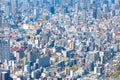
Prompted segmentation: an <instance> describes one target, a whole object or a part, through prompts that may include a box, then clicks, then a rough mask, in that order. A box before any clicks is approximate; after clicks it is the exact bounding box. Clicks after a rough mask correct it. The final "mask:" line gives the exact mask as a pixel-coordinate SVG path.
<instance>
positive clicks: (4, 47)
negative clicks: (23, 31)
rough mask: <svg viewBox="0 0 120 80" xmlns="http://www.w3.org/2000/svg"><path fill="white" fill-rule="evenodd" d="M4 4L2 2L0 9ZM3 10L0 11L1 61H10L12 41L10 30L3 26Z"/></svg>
mask: <svg viewBox="0 0 120 80" xmlns="http://www.w3.org/2000/svg"><path fill="white" fill-rule="evenodd" d="M1 5H2V2H1V0H0V7H1ZM2 17H3V15H2V10H1V9H0V61H1V62H4V61H5V60H9V59H10V40H9V28H6V27H5V25H4V26H3V19H2Z"/></svg>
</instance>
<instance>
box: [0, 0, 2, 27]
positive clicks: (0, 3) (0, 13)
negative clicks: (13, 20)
mask: <svg viewBox="0 0 120 80" xmlns="http://www.w3.org/2000/svg"><path fill="white" fill-rule="evenodd" d="M1 6H2V1H1V0H0V29H1V27H2V10H1Z"/></svg>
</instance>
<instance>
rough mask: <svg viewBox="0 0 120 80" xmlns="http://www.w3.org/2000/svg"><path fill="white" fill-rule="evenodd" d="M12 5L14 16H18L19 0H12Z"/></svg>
mask: <svg viewBox="0 0 120 80" xmlns="http://www.w3.org/2000/svg"><path fill="white" fill-rule="evenodd" d="M10 3H11V12H12V14H16V13H17V11H18V0H10Z"/></svg>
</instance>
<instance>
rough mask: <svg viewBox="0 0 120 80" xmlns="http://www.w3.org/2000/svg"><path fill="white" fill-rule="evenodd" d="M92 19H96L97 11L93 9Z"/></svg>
mask: <svg viewBox="0 0 120 80" xmlns="http://www.w3.org/2000/svg"><path fill="white" fill-rule="evenodd" d="M93 18H95V19H97V9H93Z"/></svg>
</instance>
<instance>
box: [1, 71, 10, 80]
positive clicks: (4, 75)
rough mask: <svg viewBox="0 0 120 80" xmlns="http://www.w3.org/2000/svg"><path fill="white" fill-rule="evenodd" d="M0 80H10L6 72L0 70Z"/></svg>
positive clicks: (8, 73)
mask: <svg viewBox="0 0 120 80" xmlns="http://www.w3.org/2000/svg"><path fill="white" fill-rule="evenodd" d="M0 80H11V79H10V72H9V71H8V70H4V69H0Z"/></svg>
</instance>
